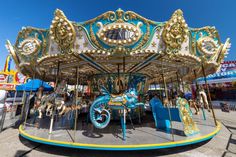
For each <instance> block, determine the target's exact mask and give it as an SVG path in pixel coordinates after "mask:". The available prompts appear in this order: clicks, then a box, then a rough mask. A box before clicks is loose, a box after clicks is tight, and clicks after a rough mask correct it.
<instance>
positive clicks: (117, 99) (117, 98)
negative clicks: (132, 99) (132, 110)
mask: <svg viewBox="0 0 236 157" xmlns="http://www.w3.org/2000/svg"><path fill="white" fill-rule="evenodd" d="M125 103H126V99H125V98H124V97H123V94H119V95H111V99H110V101H109V102H108V104H109V105H115V106H123V105H124V104H125Z"/></svg>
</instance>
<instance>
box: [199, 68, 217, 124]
mask: <svg viewBox="0 0 236 157" xmlns="http://www.w3.org/2000/svg"><path fill="white" fill-rule="evenodd" d="M202 73H203V76H204V80H205V85H206V88H207V93H208V98H209V102H210V108H211V111H212V116H213V118H214V122H215V125H216V126H217V121H216V116H215V112H214V109H213V106H212V102H211V93H210V90H209V86H208V83H207V80H206V73H205V69H204V66H203V64H202Z"/></svg>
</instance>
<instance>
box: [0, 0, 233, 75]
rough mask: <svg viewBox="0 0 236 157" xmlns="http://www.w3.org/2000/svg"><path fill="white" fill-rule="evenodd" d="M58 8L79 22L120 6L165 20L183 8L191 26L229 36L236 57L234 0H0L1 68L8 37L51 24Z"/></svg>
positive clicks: (231, 54)
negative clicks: (215, 30) (209, 28)
mask: <svg viewBox="0 0 236 157" xmlns="http://www.w3.org/2000/svg"><path fill="white" fill-rule="evenodd" d="M56 8H59V9H61V10H63V11H64V13H65V15H66V16H67V18H68V19H70V20H72V21H77V22H79V21H86V20H89V19H91V18H94V17H96V16H98V15H100V14H102V13H104V12H106V11H108V10H114V11H115V10H116V9H118V8H122V9H123V10H125V11H126V10H132V11H134V12H137V13H138V14H140V15H142V16H144V17H146V18H149V19H152V20H154V21H166V20H168V19H169V18H170V16H171V15H172V13H173V12H174V11H175V10H177V9H182V10H183V12H184V17H185V20H186V21H187V23H188V25H189V27H193V28H197V27H203V26H207V25H209V26H215V27H216V28H217V29H218V31H219V33H220V37H221V40H222V42H225V40H226V38H227V37H230V38H231V43H232V47H231V50H230V54H229V55H228V58H226V60H235V59H236V46H235V44H234V43H236V1H235V0H224V1H222V0H214V1H213V0H37V1H33V0H21V1H19V0H7V1H6V0H0V54H1V56H0V70H2V69H3V67H4V63H5V58H6V56H7V55H8V52H7V50H6V48H5V41H6V39H9V40H10V41H11V43H12V44H14V43H15V40H16V37H17V34H18V32H19V30H20V29H21V27H23V26H33V27H38V28H49V26H50V24H51V20H52V18H53V13H54V10H55V9H56Z"/></svg>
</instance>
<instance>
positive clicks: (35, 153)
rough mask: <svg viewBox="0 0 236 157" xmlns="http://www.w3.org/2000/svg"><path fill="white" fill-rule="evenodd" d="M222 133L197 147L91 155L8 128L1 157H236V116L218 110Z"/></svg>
mask: <svg viewBox="0 0 236 157" xmlns="http://www.w3.org/2000/svg"><path fill="white" fill-rule="evenodd" d="M215 113H216V116H217V119H218V120H220V121H221V122H222V129H221V131H220V133H219V134H218V135H216V137H214V138H213V139H212V140H210V141H208V142H205V143H201V144H198V145H194V146H187V147H180V148H175V149H165V150H151V151H150V150H149V151H129V152H110V151H88V150H73V149H67V148H56V147H53V146H48V145H42V144H37V143H33V142H30V141H27V140H25V139H23V138H21V137H19V135H18V129H17V128H8V129H6V130H4V131H3V132H2V133H0V157H18V156H24V157H60V156H79V157H106V156H112V157H126V156H128V157H155V156H160V155H167V156H170V157H189V156H190V157H211V156H212V157H221V156H223V157H234V156H235V157H236V112H235V111H234V112H230V113H225V112H221V110H215Z"/></svg>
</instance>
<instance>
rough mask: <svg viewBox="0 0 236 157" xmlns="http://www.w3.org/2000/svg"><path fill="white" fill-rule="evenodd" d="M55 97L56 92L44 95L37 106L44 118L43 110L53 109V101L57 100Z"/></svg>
mask: <svg viewBox="0 0 236 157" xmlns="http://www.w3.org/2000/svg"><path fill="white" fill-rule="evenodd" d="M55 97H56V95H55V94H54V93H51V94H49V95H44V96H42V98H41V102H40V105H39V107H38V108H37V110H38V112H39V118H42V116H43V112H45V111H47V112H49V110H50V109H51V106H52V103H53V101H54V100H55ZM48 114H49V113H48Z"/></svg>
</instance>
